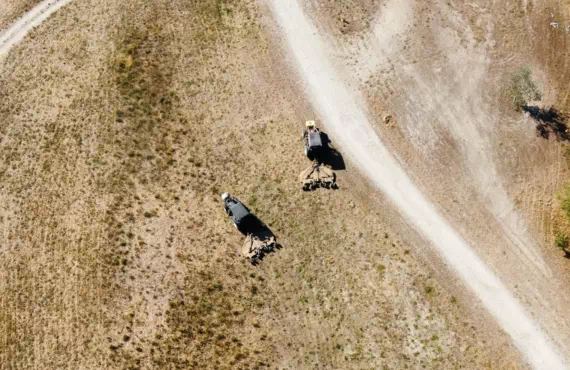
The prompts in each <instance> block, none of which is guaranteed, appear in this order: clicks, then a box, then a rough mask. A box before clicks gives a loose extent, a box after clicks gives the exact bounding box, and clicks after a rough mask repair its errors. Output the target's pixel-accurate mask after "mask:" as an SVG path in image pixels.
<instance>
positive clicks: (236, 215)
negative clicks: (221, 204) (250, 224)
mask: <svg viewBox="0 0 570 370" xmlns="http://www.w3.org/2000/svg"><path fill="white" fill-rule="evenodd" d="M228 208H229V209H230V212H231V213H232V220H234V222H235V223H236V224H239V223H240V222H241V221H242V220H243V219H244V218H246V217H247V216H249V211H248V210H247V208H245V206H244V205H243V204H241V203H240V202H236V203H233V204H230V205H229V207H228Z"/></svg>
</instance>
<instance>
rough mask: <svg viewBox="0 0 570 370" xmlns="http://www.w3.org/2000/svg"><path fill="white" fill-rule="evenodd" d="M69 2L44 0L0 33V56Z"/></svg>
mask: <svg viewBox="0 0 570 370" xmlns="http://www.w3.org/2000/svg"><path fill="white" fill-rule="evenodd" d="M69 2H71V0H46V1H43V2H41V3H39V4H38V5H36V6H35V7H34V8H33V9H32V10H30V11H29V12H27V13H26V14H24V15H23V16H22V17H21V18H20V19H18V20H17V21H16V22H15V23H14V24H12V25H11V26H10V27H8V29H6V30H4V31H2V32H0V56H3V55H4V54H6V53H7V52H8V50H10V48H11V47H12V46H14V45H15V44H17V43H18V42H20V41H22V40H23V39H24V37H25V36H26V34H27V33H28V32H30V31H31V30H32V29H33V28H34V27H37V26H39V25H40V24H41V23H42V22H43V21H44V20H46V19H47V18H48V17H49V16H50V15H52V14H53V13H55V12H56V11H57V10H58V9H60V8H61V7H63V6H65V5H66V4H68V3H69Z"/></svg>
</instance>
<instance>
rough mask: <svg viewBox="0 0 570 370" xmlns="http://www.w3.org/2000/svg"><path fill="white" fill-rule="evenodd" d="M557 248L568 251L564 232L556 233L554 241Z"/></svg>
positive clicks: (566, 237)
mask: <svg viewBox="0 0 570 370" xmlns="http://www.w3.org/2000/svg"><path fill="white" fill-rule="evenodd" d="M554 243H555V244H556V247H557V248H560V249H561V250H563V251H564V252H565V253H568V236H567V235H566V234H564V233H558V234H557V235H556V240H555V241H554Z"/></svg>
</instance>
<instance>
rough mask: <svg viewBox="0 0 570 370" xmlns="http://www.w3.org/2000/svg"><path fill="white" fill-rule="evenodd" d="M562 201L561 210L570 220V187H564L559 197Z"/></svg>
mask: <svg viewBox="0 0 570 370" xmlns="http://www.w3.org/2000/svg"><path fill="white" fill-rule="evenodd" d="M558 199H559V200H560V208H562V211H564V214H565V215H566V218H567V219H568V220H570V185H566V186H564V189H562V192H561V193H560V194H559V195H558Z"/></svg>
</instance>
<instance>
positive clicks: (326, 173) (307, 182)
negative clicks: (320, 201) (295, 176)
mask: <svg viewBox="0 0 570 370" xmlns="http://www.w3.org/2000/svg"><path fill="white" fill-rule="evenodd" d="M300 180H301V182H302V183H303V190H304V191H310V190H315V189H316V188H319V187H321V188H327V189H337V188H338V186H337V184H336V182H335V180H336V178H335V174H334V172H333V170H331V169H330V168H329V167H327V166H325V165H324V164H321V163H319V162H317V161H314V162H313V164H312V165H311V167H309V168H307V169H306V170H304V171H303V172H301V175H300Z"/></svg>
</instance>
